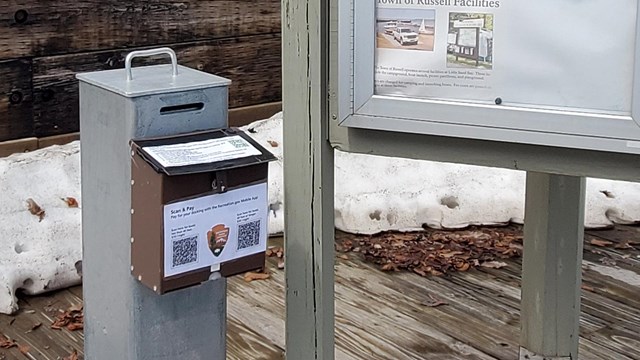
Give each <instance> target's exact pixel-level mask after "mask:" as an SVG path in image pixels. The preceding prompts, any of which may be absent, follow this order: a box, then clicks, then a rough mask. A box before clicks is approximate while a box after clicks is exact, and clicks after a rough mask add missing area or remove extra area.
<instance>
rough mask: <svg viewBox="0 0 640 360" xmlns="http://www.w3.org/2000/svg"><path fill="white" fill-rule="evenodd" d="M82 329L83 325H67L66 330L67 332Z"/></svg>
mask: <svg viewBox="0 0 640 360" xmlns="http://www.w3.org/2000/svg"><path fill="white" fill-rule="evenodd" d="M82 329H84V324H83V323H69V325H67V330H69V331H76V330H82Z"/></svg>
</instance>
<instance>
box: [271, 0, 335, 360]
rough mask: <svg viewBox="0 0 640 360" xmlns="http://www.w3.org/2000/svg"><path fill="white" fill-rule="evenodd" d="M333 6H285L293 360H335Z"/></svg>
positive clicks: (289, 346)
mask: <svg viewBox="0 0 640 360" xmlns="http://www.w3.org/2000/svg"><path fill="white" fill-rule="evenodd" d="M328 5H329V4H328V1H322V0H283V2H282V29H283V30H282V32H283V37H282V40H283V41H282V43H283V46H282V49H283V56H282V58H283V69H284V71H283V74H284V78H283V96H282V98H283V108H284V143H285V146H284V183H285V246H286V250H285V256H286V264H287V265H286V287H287V295H286V314H287V319H286V331H287V334H286V354H287V359H288V360H296V359H300V360H311V359H333V358H334V288H333V286H334V283H333V281H334V275H333V264H334V215H333V212H334V209H333V196H334V191H333V185H334V178H333V148H332V146H331V144H330V143H329V121H330V119H329V109H328V106H329V99H328V81H329V71H328V70H329V69H328V53H329V51H328V50H329V48H328V45H329V44H328V40H329V32H328V29H329V16H328V15H329V8H328Z"/></svg>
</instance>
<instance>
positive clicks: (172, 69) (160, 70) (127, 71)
mask: <svg viewBox="0 0 640 360" xmlns="http://www.w3.org/2000/svg"><path fill="white" fill-rule="evenodd" d="M155 55H168V56H169V58H170V59H171V64H163V65H150V66H138V67H135V68H132V66H131V63H132V61H133V59H134V58H137V57H148V56H155ZM134 73H135V74H134ZM134 75H135V76H134ZM76 77H77V78H78V79H79V80H80V81H83V82H87V83H89V84H92V85H95V86H98V87H101V88H105V89H108V90H110V91H112V92H115V93H117V94H120V95H123V96H126V97H138V96H144V95H154V94H164V93H171V92H179V91H188V90H195V89H200V88H208V87H217V86H228V85H229V84H230V83H231V81H230V80H229V79H225V78H223V77H220V76H216V75H212V74H209V73H205V72H202V71H198V70H195V69H192V68H188V67H185V66H181V65H178V59H177V56H176V53H175V52H174V51H173V49H171V48H168V47H162V48H157V49H148V50H136V51H132V52H130V53H129V54H127V56H126V58H125V67H124V69H116V70H106V71H95V72H89V73H82V74H77V75H76Z"/></svg>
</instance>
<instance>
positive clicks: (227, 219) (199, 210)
mask: <svg viewBox="0 0 640 360" xmlns="http://www.w3.org/2000/svg"><path fill="white" fill-rule="evenodd" d="M267 203H268V199H267V184H266V183H262V184H257V185H252V186H247V187H243V188H240V189H237V190H230V191H228V192H226V193H221V194H214V195H208V196H203V197H199V198H196V199H191V200H185V201H180V202H176V203H172V204H168V205H165V206H164V275H165V276H172V275H178V274H182V273H185V272H188V271H192V270H196V269H201V268H204V267H209V266H210V267H212V268H214V269H215V268H216V267H217V266H219V264H220V263H222V262H226V261H229V260H233V259H237V258H239V257H243V256H247V255H251V254H255V253H259V252H263V251H265V250H266V248H267V215H268V212H267V207H268V205H267Z"/></svg>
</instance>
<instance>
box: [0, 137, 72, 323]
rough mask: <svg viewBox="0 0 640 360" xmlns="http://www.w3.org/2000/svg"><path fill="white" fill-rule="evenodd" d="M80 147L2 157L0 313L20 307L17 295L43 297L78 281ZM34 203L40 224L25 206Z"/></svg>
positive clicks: (0, 181)
mask: <svg viewBox="0 0 640 360" xmlns="http://www.w3.org/2000/svg"><path fill="white" fill-rule="evenodd" d="M79 170H80V144H79V143H78V142H73V143H71V144H69V145H65V146H52V147H49V148H46V149H42V150H38V151H34V152H31V153H25V154H15V155H12V156H9V157H7V158H0V217H1V219H2V220H0V312H1V313H7V314H8V313H12V312H14V311H16V310H17V309H18V304H17V300H16V298H15V292H16V290H17V289H18V288H20V289H22V291H23V292H25V293H27V294H39V293H42V292H46V291H49V290H55V289H60V288H65V287H68V286H71V285H75V284H78V283H80V279H81V277H80V275H79V274H78V272H79V271H78V270H76V266H77V267H78V269H79V268H80V266H81V262H80V261H81V260H82V241H81V232H80V214H81V210H80V208H78V207H69V206H68V205H67V203H66V202H65V201H64V200H63V198H67V197H73V198H75V199H76V200H77V201H78V202H79V203H80V206H82V199H80V171H79ZM29 198H31V199H33V201H35V203H36V204H37V205H38V206H40V208H41V209H42V210H44V213H43V214H42V215H41V216H42V220H40V217H39V216H37V215H34V214H32V213H31V212H30V211H29V209H28V207H27V199H29Z"/></svg>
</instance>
